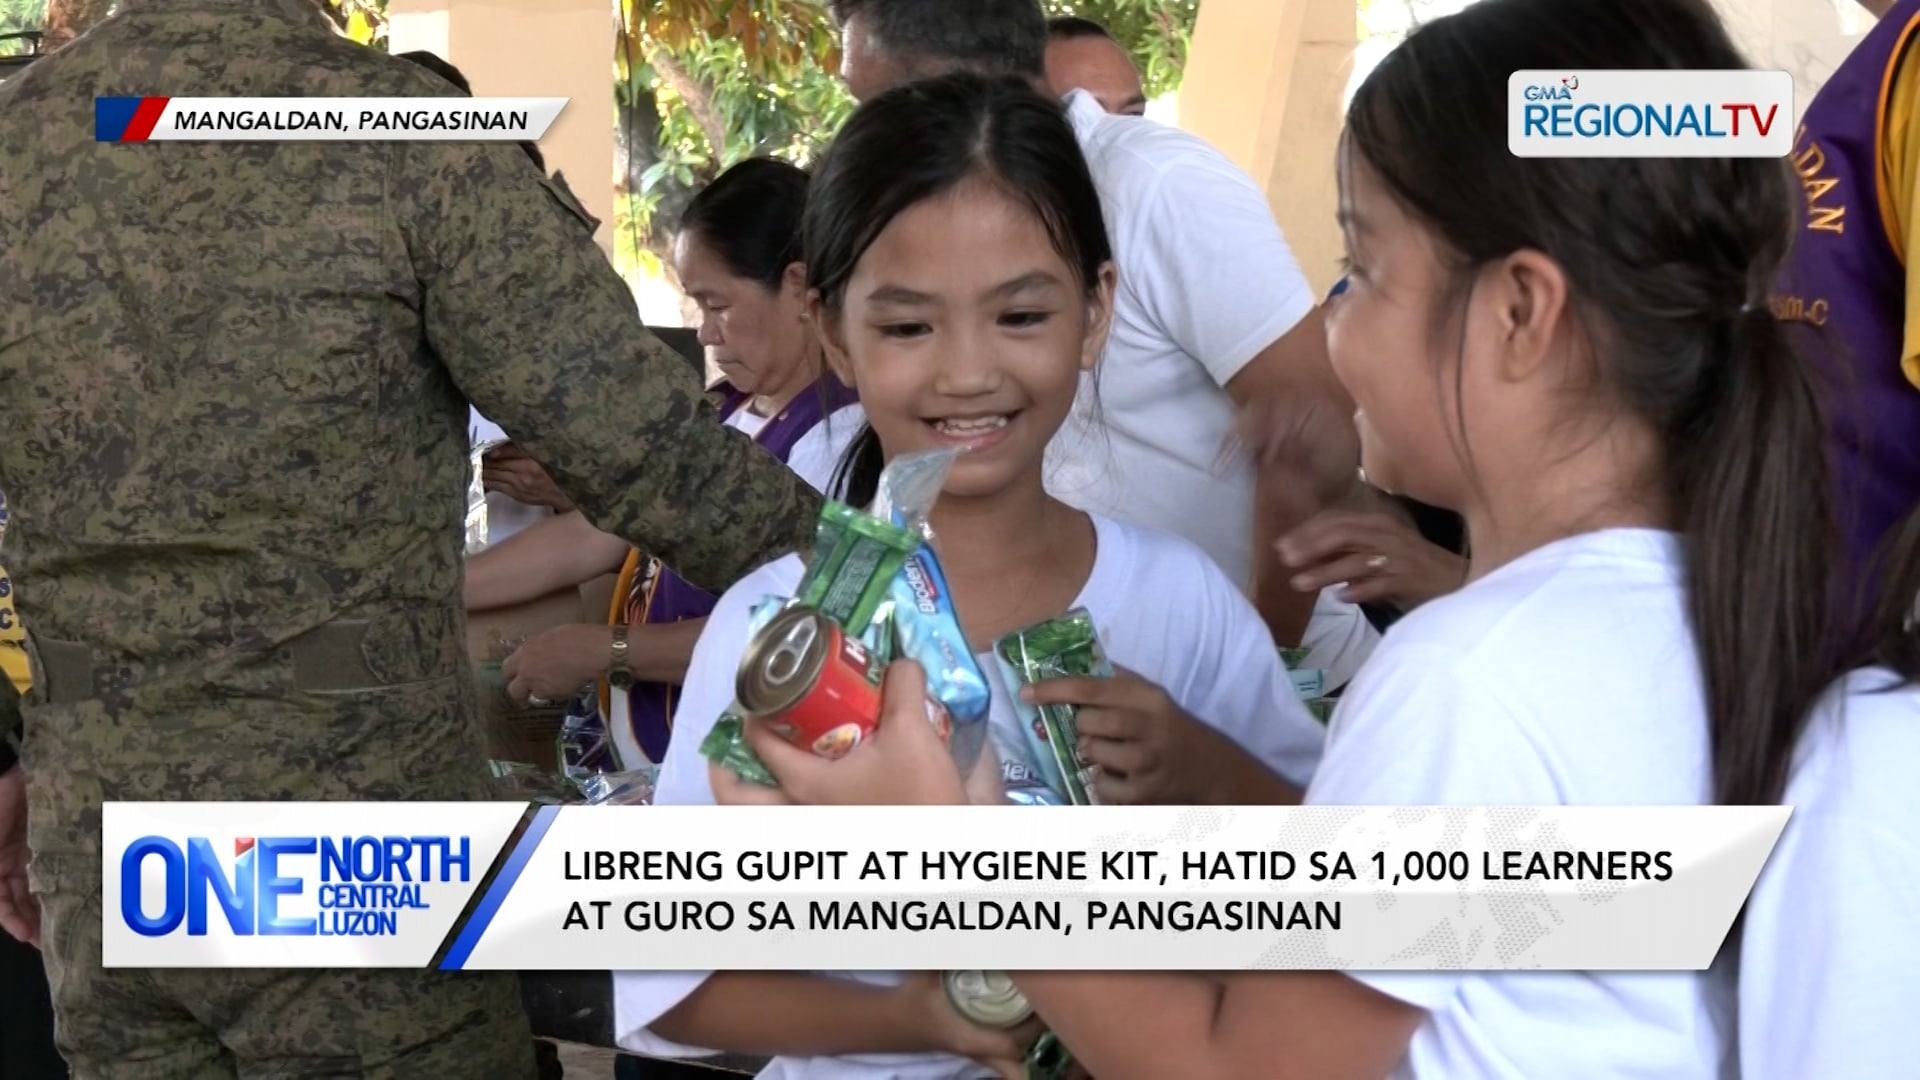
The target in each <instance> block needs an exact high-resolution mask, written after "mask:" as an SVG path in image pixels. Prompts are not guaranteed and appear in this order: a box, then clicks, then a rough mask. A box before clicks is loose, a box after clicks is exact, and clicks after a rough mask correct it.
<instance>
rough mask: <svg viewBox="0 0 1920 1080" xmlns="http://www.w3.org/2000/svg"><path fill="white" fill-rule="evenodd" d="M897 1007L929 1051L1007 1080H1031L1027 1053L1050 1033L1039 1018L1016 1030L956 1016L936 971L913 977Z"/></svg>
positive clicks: (898, 994)
mask: <svg viewBox="0 0 1920 1080" xmlns="http://www.w3.org/2000/svg"><path fill="white" fill-rule="evenodd" d="M893 1002H894V1004H895V1005H896V1006H897V1007H898V1008H899V1009H900V1010H901V1012H902V1023H904V1024H906V1025H908V1030H911V1031H915V1032H918V1033H919V1034H920V1036H921V1038H922V1039H924V1040H925V1041H926V1042H927V1044H928V1045H929V1046H931V1047H933V1048H935V1049H938V1050H942V1051H945V1052H946V1053H949V1054H953V1055H955V1056H957V1057H963V1058H971V1059H972V1060H974V1061H977V1062H979V1063H980V1064H982V1065H984V1066H986V1067H987V1068H990V1069H992V1070H993V1071H994V1072H996V1073H998V1074H999V1075H1000V1076H1002V1077H1004V1078H1006V1080H1022V1078H1023V1077H1025V1076H1026V1075H1027V1066H1026V1057H1027V1050H1028V1049H1029V1048H1031V1047H1032V1046H1033V1044H1034V1042H1035V1041H1036V1040H1038V1039H1039V1038H1040V1033H1041V1032H1042V1031H1044V1030H1046V1028H1045V1027H1044V1026H1043V1025H1042V1024H1041V1023H1040V1021H1039V1019H1038V1018H1033V1019H1029V1020H1028V1021H1027V1022H1026V1023H1024V1024H1021V1025H1020V1026H1019V1027H1017V1028H1012V1029H1001V1028H990V1027H981V1026H980V1025H978V1024H975V1023H973V1022H972V1021H970V1020H968V1019H967V1018H966V1017H964V1016H961V1015H960V1014H959V1013H958V1012H956V1011H954V1008H953V1003H952V1002H950V1001H948V1000H947V990H946V987H945V986H944V985H943V984H942V983H941V978H940V973H939V972H934V971H922V972H915V973H914V974H912V975H910V976H908V977H907V981H906V982H904V983H902V984H901V985H900V988H899V989H898V990H896V991H894V996H893Z"/></svg>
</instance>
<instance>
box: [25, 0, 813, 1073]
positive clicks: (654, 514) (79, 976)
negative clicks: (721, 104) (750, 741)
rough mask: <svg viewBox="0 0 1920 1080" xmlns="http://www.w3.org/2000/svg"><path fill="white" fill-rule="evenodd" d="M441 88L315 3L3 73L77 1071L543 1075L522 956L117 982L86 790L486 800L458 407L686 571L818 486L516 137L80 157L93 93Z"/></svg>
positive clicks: (50, 767) (172, 7) (154, 20)
mask: <svg viewBox="0 0 1920 1080" xmlns="http://www.w3.org/2000/svg"><path fill="white" fill-rule="evenodd" d="M446 93H447V87H446V86H445V84H443V83H442V82H441V81H440V80H439V79H437V78H435V77H434V76H432V75H430V74H428V73H427V72H425V71H423V70H421V69H419V68H417V67H415V66H413V65H411V64H408V63H405V62H403V61H401V60H399V59H396V58H393V57H389V56H387V55H385V54H384V53H381V52H378V51H375V50H372V49H367V48H363V47H361V46H358V45H355V44H353V43H352V42H350V41H347V40H345V39H344V38H341V37H338V36H336V35H335V34H334V33H332V31H331V29H330V27H329V26H328V25H327V24H326V22H325V20H324V18H323V17H321V16H320V15H318V13H317V11H316V10H315V9H314V8H312V7H310V6H308V4H307V3H306V0H123V2H122V4H121V11H120V13H119V14H118V15H116V16H115V17H114V18H112V19H110V20H108V21H107V22H105V23H103V24H101V25H100V26H99V27H97V28H96V29H95V30H94V31H93V32H91V33H89V34H88V35H86V36H85V37H83V38H81V39H80V40H79V41H77V42H75V43H74V44H73V45H71V46H69V47H68V48H66V49H64V50H62V51H60V52H58V53H55V54H53V55H51V56H49V57H47V58H45V59H43V60H40V61H39V62H37V63H36V64H34V65H33V66H32V67H31V68H29V69H27V70H26V71H25V72H24V73H23V74H20V75H18V76H15V77H13V78H11V79H9V80H8V81H7V82H6V83H5V84H4V85H0V147H5V148H6V149H5V152H4V153H0V298H3V299H0V419H3V421H4V423H5V425H6V428H5V430H6V431H7V432H8V440H9V441H8V447H7V451H6V453H5V454H4V455H3V456H0V490H4V491H5V492H6V493H7V495H8V496H9V499H10V502H11V509H12V513H13V520H12V522H11V524H10V526H9V528H8V532H9V534H10V535H9V536H8V548H9V552H10V558H9V559H8V562H9V564H10V568H11V569H12V570H13V571H14V574H15V582H16V584H17V585H18V587H19V592H18V596H17V601H18V605H19V610H20V614H21V617H22V618H23V619H24V620H25V621H26V623H27V625H29V626H31V627H32V628H33V630H34V644H35V646H36V647H37V650H38V657H37V665H36V669H35V676H36V678H35V686H34V688H33V691H32V694H31V695H30V697H29V698H28V699H27V701H26V702H25V708H24V710H22V709H19V708H18V707H17V706H16V703H17V702H18V700H19V699H18V698H17V696H16V695H14V694H12V693H11V691H10V688H9V684H7V683H6V682H5V680H0V697H3V698H4V701H0V705H4V706H5V709H4V711H5V713H6V714H8V715H9V717H10V719H11V726H12V727H13V728H14V729H15V732H14V733H16V734H17V732H18V729H19V727H20V722H19V714H20V713H21V712H24V728H25V740H24V746H23V749H22V750H21V754H22V756H23V764H24V767H25V780H26V783H25V790H26V799H25V802H26V806H27V810H26V813H25V818H26V822H27V826H26V827H27V831H28V840H29V843H30V846H31V848H32V852H33V861H32V865H31V881H32V887H33V889H34V892H35V893H36V894H37V896H38V900H39V920H38V925H39V930H40V937H41V947H42V950H43V952H44V953H45V956H46V959H47V962H48V967H49V971H50V978H51V982H52V986H53V993H54V1000H55V1005H56V1009H57V1010H58V1015H59V1036H60V1042H61V1046H62V1049H63V1051H64V1052H65V1053H66V1055H67V1056H68V1058H69V1060H70V1061H71V1062H72V1063H73V1065H74V1066H75V1071H76V1073H77V1074H78V1075H79V1076H82V1077H89V1076H130V1077H198V1076H210V1075H233V1074H235V1073H236V1072H237V1073H239V1074H241V1075H259V1076H268V1075H270V1076H322V1075H324V1076H363V1075H364V1076H407V1077H422V1078H433V1080H440V1078H464V1077H486V1078H493V1077H512V1076H524V1075H527V1074H528V1073H529V1072H530V1070H531V1068H532V1055H531V1051H530V1047H531V1041H530V1037H529V1034H528V1030H527V1025H526V1020H525V1017H524V1015H523V1014H522V1012H521V1009H520V1006H519V1004H518V999H517V992H516V987H515V983H514V980H513V979H512V977H511V976H497V975H473V974H454V975H439V974H433V973H427V972H412V971H372V970H369V971H347V972H327V971H300V972H286V971H258V970H231V971H217V970H152V971H133V970H121V969H115V970H103V969H102V967H101V952H100V936H101V900H100V891H101V877H100V864H101V857H102V854H101V851H100V804H101V802H102V801H103V800H138V799H155V800H166V799H174V800H179V799H261V800H294V799H308V800H313V799H369V800H381V799H468V798H480V797H484V796H485V788H484V777H485V773H484V771H483V763H482V760H481V754H480V749H479V736H478V732H477V730H476V716H477V714H478V713H477V702H476V699H475V691H474V688H473V685H472V681H471V677H470V669H469V666H468V662H467V657H466V654H465V644H464V637H465V633H464V622H463V620H464V615H463V613H462V611H461V608H460V579H461V529H460V521H461V518H462V514H463V509H464V501H463V500H464V491H465V480H466V477H467V469H468V467H469V465H468V458H467V445H466V438H465V427H464V421H465V419H466V415H467V412H466V409H467V402H468V401H469V400H471V401H472V402H473V403H474V404H476V405H478V406H479V407H480V408H481V409H482V410H483V411H484V412H485V413H486V414H487V415H488V416H491V417H494V418H496V419H497V420H498V421H500V422H501V423H502V424H503V425H504V426H505V427H507V428H508V430H510V431H512V432H513V433H514V435H515V436H516V438H517V439H518V440H519V441H520V443H521V445H523V446H525V447H526V449H527V450H528V451H529V452H530V453H532V454H533V455H534V456H536V457H537V458H538V459H539V460H541V461H542V462H544V463H545V464H546V466H547V467H548V469H549V471H550V472H551V474H552V476H553V477H554V479H555V480H556V481H557V482H558V483H559V484H560V486H561V487H562V488H563V489H564V490H566V492H567V493H568V495H569V496H570V497H571V498H572V499H573V501H574V502H575V503H576V504H578V505H579V507H580V508H581V510H583V511H584V512H585V513H586V515H587V516H588V517H589V518H590V519H592V520H593V521H594V522H595V524H597V525H599V526H600V527H601V528H603V529H606V530H607V531H610V532H613V533H617V534H619V535H621V536H623V537H625V538H627V539H628V540H630V541H632V542H633V543H634V544H636V545H638V546H640V547H642V548H645V549H646V550H649V551H653V552H657V553H659V555H660V556H662V557H663V558H664V559H665V560H667V561H668V562H670V563H671V564H672V565H674V566H675V567H676V568H677V569H678V570H680V571H681V572H682V573H683V574H684V575H685V576H686V577H688V578H690V579H692V580H693V581H695V582H698V583H700V584H701V585H704V586H706V587H708V588H711V589H715V590H718V589H721V588H724V587H725V586H726V585H728V584H729V583H730V582H731V581H733V580H734V579H735V578H736V577H737V576H739V575H741V574H743V573H745V572H746V571H747V570H748V569H749V568H751V567H753V566H755V565H756V564H758V563H760V562H762V561H764V560H766V559H768V558H770V557H772V556H774V555H776V554H778V553H780V552H783V551H786V550H791V549H792V548H793V547H794V546H795V544H796V542H797V541H799V540H801V539H802V538H804V537H805V536H806V535H807V533H808V530H809V526H810V524H811V520H812V518H813V515H814V512H815V510H816V503H815V497H814V496H813V495H812V494H811V493H810V492H809V491H808V490H807V488H806V486H805V484H804V483H803V482H802V481H800V480H799V479H798V478H797V477H795V476H794V474H793V473H792V472H790V471H788V470H787V469H785V468H784V467H782V466H781V465H780V464H779V463H778V462H776V461H775V460H774V459H773V458H772V457H770V456H767V455H764V454H763V453H761V452H760V451H759V450H758V449H756V448H755V447H754V446H753V445H752V444H751V443H750V442H748V440H747V439H746V438H745V437H744V436H741V435H740V434H739V433H737V432H733V431H730V430H728V429H726V428H723V427H722V426H721V425H720V424H718V423H716V422H715V420H714V417H713V416H712V415H711V414H710V413H709V412H708V409H709V406H708V405H707V404H706V403H705V401H704V399H703V397H702V394H701V387H700V386H699V385H698V382H697V380H696V378H695V376H694V374H693V373H692V372H691V371H690V370H689V369H688V368H687V366H686V364H685V362H684V361H682V360H680V359H679V358H677V357H674V356H671V355H669V354H668V353H667V352H666V351H665V349H664V348H663V347H661V346H660V345H659V344H658V343H657V342H656V341H655V340H654V339H652V338H651V337H650V336H648V335H647V334H646V333H645V331H644V329H643V328H642V326H641V324H640V321H639V319H638V316H637V314H636V312H635V309H634V304H633V300H632V297H631V296H630V295H629V294H628V291H627V289H626V288H625V286H624V285H623V283H622V282H621V281H620V279H619V277H618V275H617V274H615V272H614V271H613V270H612V269H611V268H610V267H609V266H608V264H607V262H606V259H605V258H604V257H603V255H602V254H601V252H600V251H599V250H598V249H597V248H596V247H595V246H594V245H593V243H592V241H591V240H590V239H589V237H588V235H587V230H586V229H585V228H583V221H584V212H583V211H582V210H581V209H580V208H579V206H578V204H577V203H575V202H574V201H573V200H572V199H571V198H570V197H568V196H566V195H565V194H564V193H563V192H561V191H560V190H559V189H558V188H556V187H555V186H554V185H553V184H552V183H551V182H549V181H547V180H546V179H545V178H543V177H541V176H540V175H539V173H538V172H537V171H536V170H535V169H534V168H533V166H532V165H531V163H530V162H529V161H528V160H527V156H526V154H525V153H523V152H522V151H521V149H520V148H519V147H518V146H515V145H513V144H511V143H488V144H478V143H466V144H462V143H433V142H399V143H375V142H364V143H358V142H356V143H336V142H244V143H212V142H205V143H182V142H157V143H141V144H125V145H120V144H108V143H96V142H95V141H94V115H93V113H94V98H95V97H96V96H99V95H114V96H132V95H145V94H171V95H181V96H204V97H219V96H246V97H276V96H297V95H332V96H368V97H382V96H432V95H445V94H446ZM6 765H7V763H6V762H0V768H5V766H6ZM20 777H21V773H20V770H19V769H18V768H14V769H12V770H10V771H7V772H0V803H8V804H9V805H0V895H6V892H7V889H8V881H7V880H6V879H7V878H8V876H9V872H10V870H11V867H10V866H9V865H8V864H9V862H10V861H11V862H17V861H18V857H17V853H15V852H14V851H13V849H11V848H10V847H9V839H10V838H9V837H8V836H6V835H5V834H4V833H5V829H6V827H7V824H8V823H9V822H10V821H16V820H18V817H19V810H18V807H17V806H14V805H10V804H11V803H13V802H15V801H17V792H18V791H19V780H20ZM9 793H13V795H14V797H13V798H9ZM6 906H7V907H9V908H11V909H12V918H11V920H10V921H11V923H12V925H13V926H14V927H15V928H16V929H22V930H23V932H30V930H31V925H32V921H33V916H32V912H31V911H30V910H28V911H24V912H22V911H21V910H20V907H21V905H19V904H17V903H7V904H6ZM6 914H7V911H6V910H0V916H5V915H6ZM5 1008H6V1006H5V1005H4V1004H0V1013H4V1010H5Z"/></svg>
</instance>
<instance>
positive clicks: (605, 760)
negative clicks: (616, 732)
mask: <svg viewBox="0 0 1920 1080" xmlns="http://www.w3.org/2000/svg"><path fill="white" fill-rule="evenodd" d="M590 697H591V695H584V694H583V695H581V696H580V697H576V698H574V699H573V701H571V702H569V703H568V705H567V712H566V718H565V719H563V720H562V721H561V722H560V734H559V735H557V736H556V737H555V741H556V744H557V745H556V754H555V759H556V760H558V761H559V762H560V775H561V776H563V777H565V778H566V779H567V780H568V782H570V783H572V784H573V785H574V786H575V787H576V788H578V787H579V785H580V784H581V783H582V782H583V781H585V780H586V779H587V778H588V777H590V776H593V775H594V774H596V773H612V772H618V771H620V762H619V757H618V755H617V753H616V751H615V750H614V745H613V739H612V738H610V737H609V735H608V733H607V722H606V721H605V720H603V719H602V718H601V717H600V711H599V710H598V709H597V708H594V707H593V704H592V702H591V701H590Z"/></svg>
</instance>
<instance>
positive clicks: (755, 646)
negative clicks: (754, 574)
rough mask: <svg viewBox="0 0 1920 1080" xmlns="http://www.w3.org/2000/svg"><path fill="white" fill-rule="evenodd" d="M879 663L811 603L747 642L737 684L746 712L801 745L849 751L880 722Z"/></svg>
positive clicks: (824, 752) (828, 752)
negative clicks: (811, 606)
mask: <svg viewBox="0 0 1920 1080" xmlns="http://www.w3.org/2000/svg"><path fill="white" fill-rule="evenodd" d="M878 669H879V665H878V664H876V663H875V662H874V660H873V657H872V655H871V654H869V653H868V652H867V648H866V646H864V645H862V644H860V642H859V641H858V640H857V639H855V638H852V637H849V636H848V635H847V634H846V633H845V632H844V631H842V630H841V629H840V628H839V627H838V626H836V625H834V623H833V620H831V619H829V618H827V617H826V616H825V615H823V614H821V613H820V612H818V611H814V610H812V609H809V608H793V609H791V610H789V611H784V612H782V613H780V614H779V615H777V616H775V617H774V619H773V621H771V622H769V623H768V624H767V625H766V626H765V627H764V628H763V629H761V631H760V632H759V633H758V634H756V635H755V636H754V638H753V640H752V641H751V642H749V643H748V645H747V651H746V655H744V656H742V657H741V658H740V674H739V677H738V678H737V680H736V681H735V685H734V692H735V695H736V699H737V700H738V701H739V702H740V708H741V711H743V712H745V713H746V714H747V715H748V716H751V717H753V718H755V719H757V720H760V721H762V722H764V723H768V724H771V725H772V726H773V729H774V731H776V732H777V733H779V735H780V736H781V737H782V738H784V739H786V740H787V741H788V742H791V743H793V744H794V745H795V746H799V747H802V748H803V749H807V750H811V751H813V752H814V753H816V754H819V755H820V756H821V757H826V758H838V757H843V756H845V755H846V754H847V752H848V751H850V750H852V749H853V748H854V747H856V746H858V745H860V740H862V739H864V738H866V737H867V736H868V735H870V734H872V732H873V729H874V728H875V727H876V726H877V725H878V724H879V723H880V671H879V670H878Z"/></svg>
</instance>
